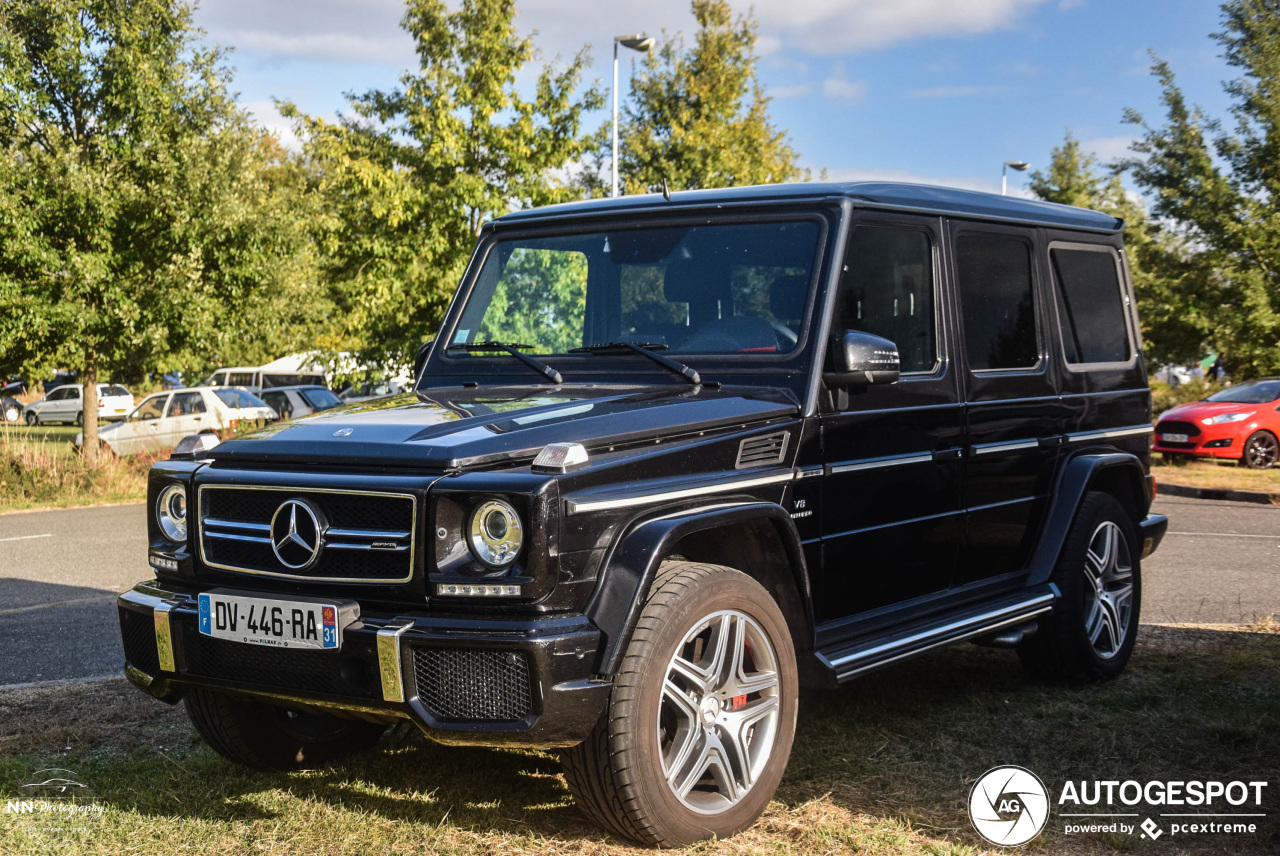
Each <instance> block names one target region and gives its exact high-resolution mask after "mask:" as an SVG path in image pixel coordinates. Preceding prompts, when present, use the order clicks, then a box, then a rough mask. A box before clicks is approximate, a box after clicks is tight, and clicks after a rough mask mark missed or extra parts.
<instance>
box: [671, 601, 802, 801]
mask: <svg viewBox="0 0 1280 856" xmlns="http://www.w3.org/2000/svg"><path fill="white" fill-rule="evenodd" d="M779 690H780V684H779V680H778V657H777V654H776V653H775V651H774V649H773V644H772V643H771V642H770V641H769V637H768V636H767V635H765V632H764V630H763V629H761V627H760V625H759V624H758V623H756V621H755V620H754V619H752V618H751V617H750V616H748V615H746V614H745V613H742V612H739V611H737V610H732V609H731V610H723V611H720V612H716V613H713V614H711V615H708V616H707V617H705V618H703V619H702V620H701V621H700V622H699V623H698V624H697V625H695V626H694V628H693V629H692V630H690V631H689V632H688V633H686V634H685V636H684V639H683V640H681V642H680V644H679V645H678V646H677V647H676V652H675V655H674V656H673V657H672V658H671V662H670V663H669V664H668V665H667V674H666V679H665V680H664V681H663V686H662V698H661V701H660V702H659V710H658V726H657V727H658V746H659V751H660V752H661V754H662V773H663V776H664V778H665V779H666V780H667V785H668V786H669V787H670V788H671V792H672V793H673V794H675V796H676V798H677V799H679V800H680V802H682V803H683V804H684V805H685V807H686V808H689V809H690V810H692V811H695V812H698V813H700V814H719V813H720V812H723V811H726V810H727V809H729V808H732V807H733V806H734V805H736V804H737V803H738V802H739V801H741V800H742V798H743V797H745V796H746V794H747V792H748V791H749V790H750V789H751V786H752V785H754V784H755V782H756V779H757V778H758V777H759V776H760V774H761V772H763V770H764V767H765V765H766V764H767V763H768V761H769V756H770V753H771V752H772V751H773V744H774V741H775V739H776V738H777V735H778V718H779V715H780V706H781V698H780V694H779Z"/></svg>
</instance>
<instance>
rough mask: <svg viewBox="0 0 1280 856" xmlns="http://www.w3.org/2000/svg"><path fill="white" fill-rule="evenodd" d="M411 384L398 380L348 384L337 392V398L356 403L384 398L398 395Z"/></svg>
mask: <svg viewBox="0 0 1280 856" xmlns="http://www.w3.org/2000/svg"><path fill="white" fill-rule="evenodd" d="M411 386H412V384H411V383H408V382H401V381H398V380H383V381H374V382H370V383H359V384H353V385H351V386H348V387H347V388H346V389H344V390H343V391H342V392H340V393H338V398H341V399H342V403H343V404H356V403H358V402H361V401H369V400H370V399H374V398H385V397H386V396H388V395H399V394H400V393H401V392H404V391H405V390H407V389H409V388H410V387H411Z"/></svg>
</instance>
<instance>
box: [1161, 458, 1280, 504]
mask: <svg viewBox="0 0 1280 856" xmlns="http://www.w3.org/2000/svg"><path fill="white" fill-rule="evenodd" d="M1151 474H1152V475H1153V476H1155V477H1156V482H1157V483H1158V484H1164V483H1165V482H1169V483H1172V484H1181V485H1188V486H1190V487H1208V488H1220V489H1223V490H1256V491H1261V492H1262V493H1272V494H1280V467H1277V468H1272V469H1269V470H1251V469H1248V468H1246V467H1241V466H1238V465H1237V464H1236V463H1235V462H1234V461H1229V462H1225V463H1218V462H1217V461H1210V460H1189V461H1187V462H1186V463H1177V464H1169V463H1166V462H1164V461H1162V460H1160V456H1159V455H1153V456H1152V459H1151Z"/></svg>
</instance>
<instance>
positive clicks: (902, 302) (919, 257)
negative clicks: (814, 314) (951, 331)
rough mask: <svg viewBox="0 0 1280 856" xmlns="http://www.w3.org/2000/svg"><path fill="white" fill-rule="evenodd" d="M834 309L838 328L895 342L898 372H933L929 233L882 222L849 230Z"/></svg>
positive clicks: (935, 353) (934, 340)
mask: <svg viewBox="0 0 1280 856" xmlns="http://www.w3.org/2000/svg"><path fill="white" fill-rule="evenodd" d="M837 313H838V314H837V317H838V319H839V325H840V327H839V329H840V330H860V331H862V332H864V333H871V334H873V335H876V336H882V337H884V338H886V339H888V340H889V341H891V342H893V343H894V344H895V345H897V346H898V356H899V359H900V360H901V362H902V372H903V373H904V374H906V373H910V372H931V371H933V369H934V366H935V365H937V362H938V348H937V336H936V333H935V330H934V313H933V247H932V246H931V245H930V243H929V236H928V235H927V234H925V233H924V232H919V231H914V230H909V229H893V228H887V227H884V226H858V227H857V228H856V229H854V230H853V235H852V236H851V237H850V239H849V249H848V254H847V256H846V257H845V268H844V276H843V277H842V278H841V280H840V302H839V305H838V308H837Z"/></svg>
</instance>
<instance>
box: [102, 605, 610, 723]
mask: <svg viewBox="0 0 1280 856" xmlns="http://www.w3.org/2000/svg"><path fill="white" fill-rule="evenodd" d="M198 593H199V592H198V591H197V590H194V589H191V590H185V589H183V590H179V589H178V588H177V587H172V586H169V585H167V584H163V583H159V582H154V581H148V582H144V583H140V584H138V585H137V586H135V587H134V588H133V590H132V591H128V592H125V593H124V594H122V595H120V597H119V598H118V600H117V606H118V607H119V613H120V627H121V635H122V638H123V642H124V650H125V658H126V662H125V675H126V676H127V677H128V678H129V680H130V681H132V682H133V683H134V684H135V685H136V686H138V687H140V688H141V689H143V690H144V691H146V692H147V693H148V694H150V695H152V696H154V697H156V698H158V699H161V700H162V701H167V702H170V703H172V702H176V701H178V700H179V699H180V698H182V696H183V695H184V694H185V692H186V690H187V688H189V687H193V686H199V687H208V688H212V689H220V690H225V691H229V692H235V693H239V694H245V695H251V696H254V697H258V698H262V699H268V700H271V701H273V702H277V703H280V704H283V705H286V706H293V707H300V708H304V709H318V710H325V711H329V712H334V713H338V714H340V715H347V716H355V717H361V718H365V719H372V720H381V721H388V722H389V721H393V720H396V719H410V720H412V721H413V722H414V723H416V724H417V725H418V726H419V727H420V728H421V729H422V730H423V731H424V732H426V733H427V735H428V736H430V737H431V738H432V739H434V740H437V741H440V742H443V743H457V744H467V745H502V746H534V747H553V746H573V745H576V744H578V743H580V742H582V741H583V740H584V739H586V737H587V735H588V734H589V733H590V732H591V729H592V727H593V726H594V725H595V723H596V721H597V720H598V719H599V717H600V714H601V713H602V712H603V711H604V709H605V705H606V704H607V702H608V698H609V692H610V689H611V684H609V683H608V682H607V681H597V680H593V679H592V674H591V670H592V665H593V663H594V662H595V657H596V651H597V649H598V647H599V645H600V641H601V634H600V631H599V630H597V629H596V628H595V627H594V626H593V625H592V624H591V622H590V621H588V620H587V619H586V618H585V617H584V616H581V615H568V616H557V617H548V618H536V619H519V620H510V619H496V618H495V619H463V618H454V617H442V616H433V615H430V614H428V613H427V612H426V611H425V610H424V611H423V612H422V613H421V614H414V613H400V614H392V613H377V612H370V613H367V614H362V615H361V616H360V618H359V619H358V620H357V621H356V622H355V623H354V624H351V625H349V626H348V627H346V628H345V629H344V630H343V642H342V650H341V651H313V650H297V649H293V650H287V649H279V648H270V647H263V646H258V645H246V644H242V643H239V642H231V641H228V640H223V639H214V638H211V637H208V636H203V635H201V634H200V632H199V629H198V622H199V611H198V607H197V595H198Z"/></svg>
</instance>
